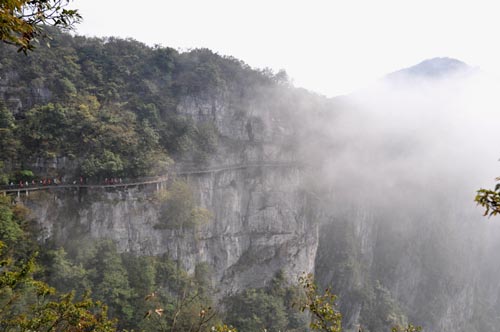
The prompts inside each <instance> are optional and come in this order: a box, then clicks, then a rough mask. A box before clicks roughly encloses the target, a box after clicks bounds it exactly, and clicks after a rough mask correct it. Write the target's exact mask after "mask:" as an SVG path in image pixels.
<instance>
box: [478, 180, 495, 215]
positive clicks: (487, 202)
mask: <svg viewBox="0 0 500 332" xmlns="http://www.w3.org/2000/svg"><path fill="white" fill-rule="evenodd" d="M495 180H496V181H500V177H497V178H496V179H495ZM474 200H475V201H476V202H477V204H478V205H481V206H482V207H484V209H485V211H484V215H485V216H490V217H491V216H496V215H497V214H499V213H500V183H497V185H496V186H495V189H494V190H491V189H483V188H481V189H479V190H478V191H477V195H476V198H475V199H474Z"/></svg>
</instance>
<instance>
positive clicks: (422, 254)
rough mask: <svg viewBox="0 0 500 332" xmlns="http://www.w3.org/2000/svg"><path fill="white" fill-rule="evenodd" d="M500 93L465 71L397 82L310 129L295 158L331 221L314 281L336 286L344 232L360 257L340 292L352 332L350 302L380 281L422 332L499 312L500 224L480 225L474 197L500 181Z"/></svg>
mask: <svg viewBox="0 0 500 332" xmlns="http://www.w3.org/2000/svg"><path fill="white" fill-rule="evenodd" d="M499 83H500V82H498V81H496V80H494V79H493V78H491V77H490V76H488V75H487V74H485V73H483V72H481V71H479V70H477V69H471V68H469V67H464V68H460V69H453V70H450V71H449V72H445V73H442V74H440V75H435V76H434V75H419V74H415V73H412V72H410V71H408V72H405V71H402V72H399V73H397V75H389V76H387V77H386V78H384V79H382V80H380V81H379V82H377V83H376V84H373V85H372V86H370V87H367V88H366V89H363V90H362V91H358V92H356V93H354V94H351V95H348V96H343V97H340V98H337V99H335V100H333V101H332V103H333V105H334V107H332V108H331V110H330V112H329V114H328V116H327V117H326V118H327V119H328V120H327V121H325V117H324V116H323V117H322V118H321V119H319V120H318V121H316V122H315V121H311V122H310V123H311V126H310V127H309V128H308V129H307V135H304V136H305V137H310V139H311V140H310V141H306V143H305V144H304V145H303V151H302V152H303V154H304V156H305V157H304V158H305V159H306V160H307V161H308V162H309V163H310V164H312V165H315V166H314V167H313V169H314V171H313V172H312V175H311V177H310V180H311V184H310V185H311V188H314V189H313V190H315V191H316V193H315V194H316V195H317V197H319V199H320V200H321V201H322V204H323V208H325V209H326V210H328V211H330V212H329V216H328V217H327V218H325V220H324V221H323V226H322V227H323V228H322V230H323V231H322V232H321V237H322V241H320V248H319V257H320V258H319V259H318V260H317V273H319V274H321V275H322V276H320V278H321V280H320V281H321V282H322V283H332V284H334V285H335V284H336V283H339V280H338V279H339V278H342V276H340V277H339V275H338V273H337V272H335V271H330V272H329V273H326V272H325V271H329V270H335V269H339V267H338V266H337V267H335V266H336V265H335V264H338V260H339V259H341V257H343V256H341V255H340V254H338V252H337V251H338V250H339V249H338V248H337V247H335V245H332V244H330V242H333V241H335V239H334V238H335V237H336V236H337V234H339V233H345V234H348V233H349V232H347V231H345V227H346V226H345V225H346V224H351V226H353V227H354V228H353V229H354V237H355V243H356V244H355V245H354V246H357V248H358V249H356V250H357V251H356V250H354V249H353V251H352V253H350V255H355V256H356V257H357V259H358V260H361V262H362V264H364V265H365V266H364V267H363V269H364V270H366V272H365V274H364V275H363V276H362V277H361V278H358V279H359V280H357V281H356V282H354V281H342V287H344V288H348V290H344V289H337V291H338V292H340V293H341V297H340V298H341V300H340V301H341V303H342V305H343V310H344V311H345V312H346V314H345V316H346V321H347V323H346V327H347V328H348V329H349V328H353V326H354V323H359V321H357V320H359V315H360V312H362V309H359V307H358V308H357V307H356V305H355V304H353V303H348V302H349V301H352V300H348V298H350V297H351V298H352V296H353V295H352V291H353V289H356V287H357V288H360V289H361V288H363V287H366V286H363V285H362V284H366V283H370V282H374V281H375V280H380V281H381V283H382V287H384V288H386V289H388V290H389V291H390V292H391V294H392V296H393V297H394V299H395V301H396V302H397V303H398V305H399V307H401V308H402V309H403V311H406V312H407V313H408V317H409V319H410V320H411V321H413V322H415V323H417V324H420V325H423V326H424V327H425V328H426V331H466V330H467V331H469V330H468V329H470V328H472V325H468V324H472V323H471V322H472V321H473V320H474V319H477V316H478V312H479V311H484V307H487V308H490V309H491V308H494V307H495V306H496V305H498V303H497V302H498V294H499V290H500V287H499V285H498V280H499V279H500V262H498V260H497V259H496V256H497V254H498V250H499V249H500V245H499V244H498V243H500V219H498V218H497V219H495V218H491V219H490V220H488V218H486V217H483V216H482V213H483V212H484V211H483V210H482V209H481V208H480V207H477V206H476V204H475V203H474V196H475V192H476V190H477V189H479V188H480V187H487V188H492V187H493V186H494V179H495V177H496V176H498V175H499V174H500V168H499V163H498V158H499V157H500V149H499V146H498V143H499V142H500V131H499V130H498V129H497V128H496V125H497V124H498V123H500V122H499V120H500V112H499V111H498V110H499V109H500V103H499V101H498V98H497V96H496V93H497V91H498V88H499V87H500V86H499ZM329 236H331V237H334V238H328V237H329ZM322 252H323V254H322ZM325 252H326V253H325ZM321 257H323V258H321ZM325 257H326V258H325ZM389 271H390V273H389ZM351 272H352V271H351ZM353 275H355V273H353V272H352V273H351V278H350V279H353V277H352V276H353ZM354 279H356V278H354ZM355 283H358V284H359V285H356V284H355ZM342 298H344V300H342ZM479 303H482V304H479ZM485 303H487V304H485ZM356 308H357V309H356ZM483 314H484V315H486V316H488V315H489V314H487V313H484V312H483ZM361 315H362V314H361ZM490 316H491V315H490ZM490 316H488V318H487V320H491V321H493V320H495V319H496V318H494V317H490ZM493 316H496V315H493ZM361 321H362V319H361ZM372 329H373V327H372Z"/></svg>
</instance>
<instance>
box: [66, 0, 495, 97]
mask: <svg viewBox="0 0 500 332" xmlns="http://www.w3.org/2000/svg"><path fill="white" fill-rule="evenodd" d="M72 6H73V7H76V8H79V9H80V12H81V14H82V15H83V16H84V21H83V23H82V24H80V26H79V27H78V30H77V32H78V33H79V34H83V35H91V36H120V37H132V38H134V39H137V40H139V41H142V42H145V43H147V44H149V45H154V44H160V45H162V46H170V47H174V48H180V49H181V50H183V49H189V48H197V47H207V48H210V49H212V50H213V51H215V52H217V53H219V54H222V55H231V56H234V57H236V58H239V59H241V60H243V61H245V62H246V63H248V64H249V65H251V66H252V67H258V68H263V67H270V68H272V69H274V70H279V69H285V70H286V71H287V72H288V74H289V76H290V77H291V78H292V79H293V81H294V84H295V85H296V86H301V87H305V88H307V89H310V90H313V91H316V92H319V93H322V94H325V95H327V96H335V95H338V94H343V93H348V92H350V91H352V90H355V89H357V88H359V87H362V86H364V85H366V84H367V83H369V82H371V81H373V80H375V79H377V78H379V77H381V76H383V75H384V74H386V73H388V72H391V71H395V70H397V69H400V68H402V67H408V66H411V65H413V64H416V63H418V62H420V61H422V60H424V59H427V58H432V57H436V56H449V57H454V58H457V59H460V60H462V61H465V62H467V63H469V64H470V65H473V66H479V67H481V68H482V69H484V70H487V71H490V72H492V73H494V74H496V75H500V38H499V37H500V19H498V17H499V11H498V10H497V8H499V6H500V5H499V4H498V3H495V1H485V0H474V1H471V0H470V1H467V0H463V1H460V0H458V1H457V0H432V1H430V0H419V1H416V0H414V1H406V0H377V1H373V0H366V1H359V0H343V1H338V0H330V1H327V0H324V1H320V0H309V1H294V0H267V1H264V0H252V1H238V0H182V1H181V0H178V1H168V0H163V1H161V0H150V1H131V0H105V1H103V0H100V1H97V0H75V1H74V2H73V4H72Z"/></svg>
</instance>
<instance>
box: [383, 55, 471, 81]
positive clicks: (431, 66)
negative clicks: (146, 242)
mask: <svg viewBox="0 0 500 332" xmlns="http://www.w3.org/2000/svg"><path fill="white" fill-rule="evenodd" d="M471 70H472V67H470V66H469V65H467V64H466V63H465V62H462V61H460V60H457V59H453V58H446V57H444V58H432V59H427V60H424V61H422V62H420V63H419V64H416V65H414V66H411V67H408V68H404V69H400V70H398V71H395V72H393V73H390V74H388V75H387V76H386V78H387V79H400V78H401V79H402V78H406V79H407V78H409V77H413V78H440V77H444V76H447V75H453V74H457V73H461V72H468V71H471Z"/></svg>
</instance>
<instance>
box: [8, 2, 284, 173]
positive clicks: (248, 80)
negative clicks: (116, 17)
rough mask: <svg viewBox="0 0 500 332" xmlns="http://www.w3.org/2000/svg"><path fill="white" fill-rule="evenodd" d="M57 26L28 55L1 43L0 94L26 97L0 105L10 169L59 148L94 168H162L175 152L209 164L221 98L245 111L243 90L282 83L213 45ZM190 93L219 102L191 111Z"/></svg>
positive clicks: (87, 169) (86, 168)
mask: <svg viewBox="0 0 500 332" xmlns="http://www.w3.org/2000/svg"><path fill="white" fill-rule="evenodd" d="M47 3H52V1H48V2H47ZM52 30H53V31H52ZM50 34H51V36H52V37H53V40H52V41H51V47H50V48H49V47H45V46H43V45H41V46H40V47H39V48H38V49H37V52H33V53H31V54H30V56H29V57H18V56H15V55H14V54H12V52H11V50H10V49H9V48H8V47H0V58H1V59H2V64H1V66H0V75H1V76H2V77H5V78H6V80H7V81H8V82H6V86H8V88H7V90H6V91H5V92H2V97H3V99H4V101H9V103H10V101H11V100H18V101H19V103H18V104H16V105H22V109H17V107H18V106H15V105H14V106H12V105H11V104H9V107H12V108H11V109H10V111H6V109H5V108H3V111H2V110H0V130H1V131H2V136H3V137H5V140H2V142H0V145H2V146H0V147H1V148H2V150H4V153H2V154H1V156H0V161H4V168H6V169H7V170H9V169H8V168H9V167H11V165H20V164H24V165H31V164H34V163H36V162H37V161H40V158H42V160H41V161H43V160H44V159H47V158H55V157H69V159H70V160H71V161H72V163H74V164H76V166H77V167H76V168H74V169H73V168H72V169H66V170H65V172H66V173H67V172H73V174H71V175H73V176H80V175H84V176H86V177H95V178H101V177H110V176H111V177H137V176H148V175H157V174H159V173H165V168H166V167H167V166H168V165H169V164H170V162H171V159H170V158H173V159H176V160H183V161H188V162H195V163H198V164H203V163H205V162H207V161H208V160H209V159H210V157H211V156H212V155H213V153H214V152H215V151H216V149H217V146H218V141H219V132H218V130H217V128H216V126H215V121H216V120H217V118H216V117H217V114H216V111H217V101H216V98H218V96H221V97H222V96H224V98H226V97H227V99H228V101H229V102H230V103H231V107H236V105H239V106H238V107H239V108H240V109H241V110H242V112H244V111H245V110H246V106H245V105H246V104H248V101H247V102H245V101H244V100H243V99H245V100H250V99H253V97H252V95H253V94H256V93H257V92H258V91H261V90H262V88H264V87H272V86H275V85H276V83H275V80H274V76H273V75H274V74H272V73H268V72H264V71H260V72H259V71H255V70H252V69H251V68H250V67H249V66H247V65H245V64H244V63H242V62H241V61H238V60H236V59H233V58H229V57H222V56H219V55H217V54H215V53H213V52H211V51H209V50H206V49H201V50H193V51H190V52H186V53H179V52H177V51H176V50H174V49H170V48H161V47H154V48H151V47H148V46H146V45H144V44H142V43H139V42H137V41H134V40H131V39H127V40H123V39H118V38H106V39H98V38H85V37H80V36H77V37H71V36H70V35H67V34H64V33H61V32H60V31H57V30H55V29H51V31H50ZM186 102H188V104H189V105H193V106H194V107H196V105H198V104H201V105H203V107H206V105H212V106H211V107H212V110H211V111H209V112H208V113H205V114H200V117H192V114H191V113H190V114H184V113H183V112H181V109H182V106H183V105H185V103H186ZM0 108H1V107H0ZM14 112H16V118H15V119H14V117H13V116H12V113H14ZM5 119H7V120H6V121H4V120H5ZM111 154H112V155H111ZM2 158H3V159H2ZM38 164H39V165H40V163H38ZM37 171H38V172H45V173H47V172H48V171H47V170H44V169H42V170H37ZM37 175H39V176H45V174H37ZM66 175H70V174H66Z"/></svg>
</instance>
